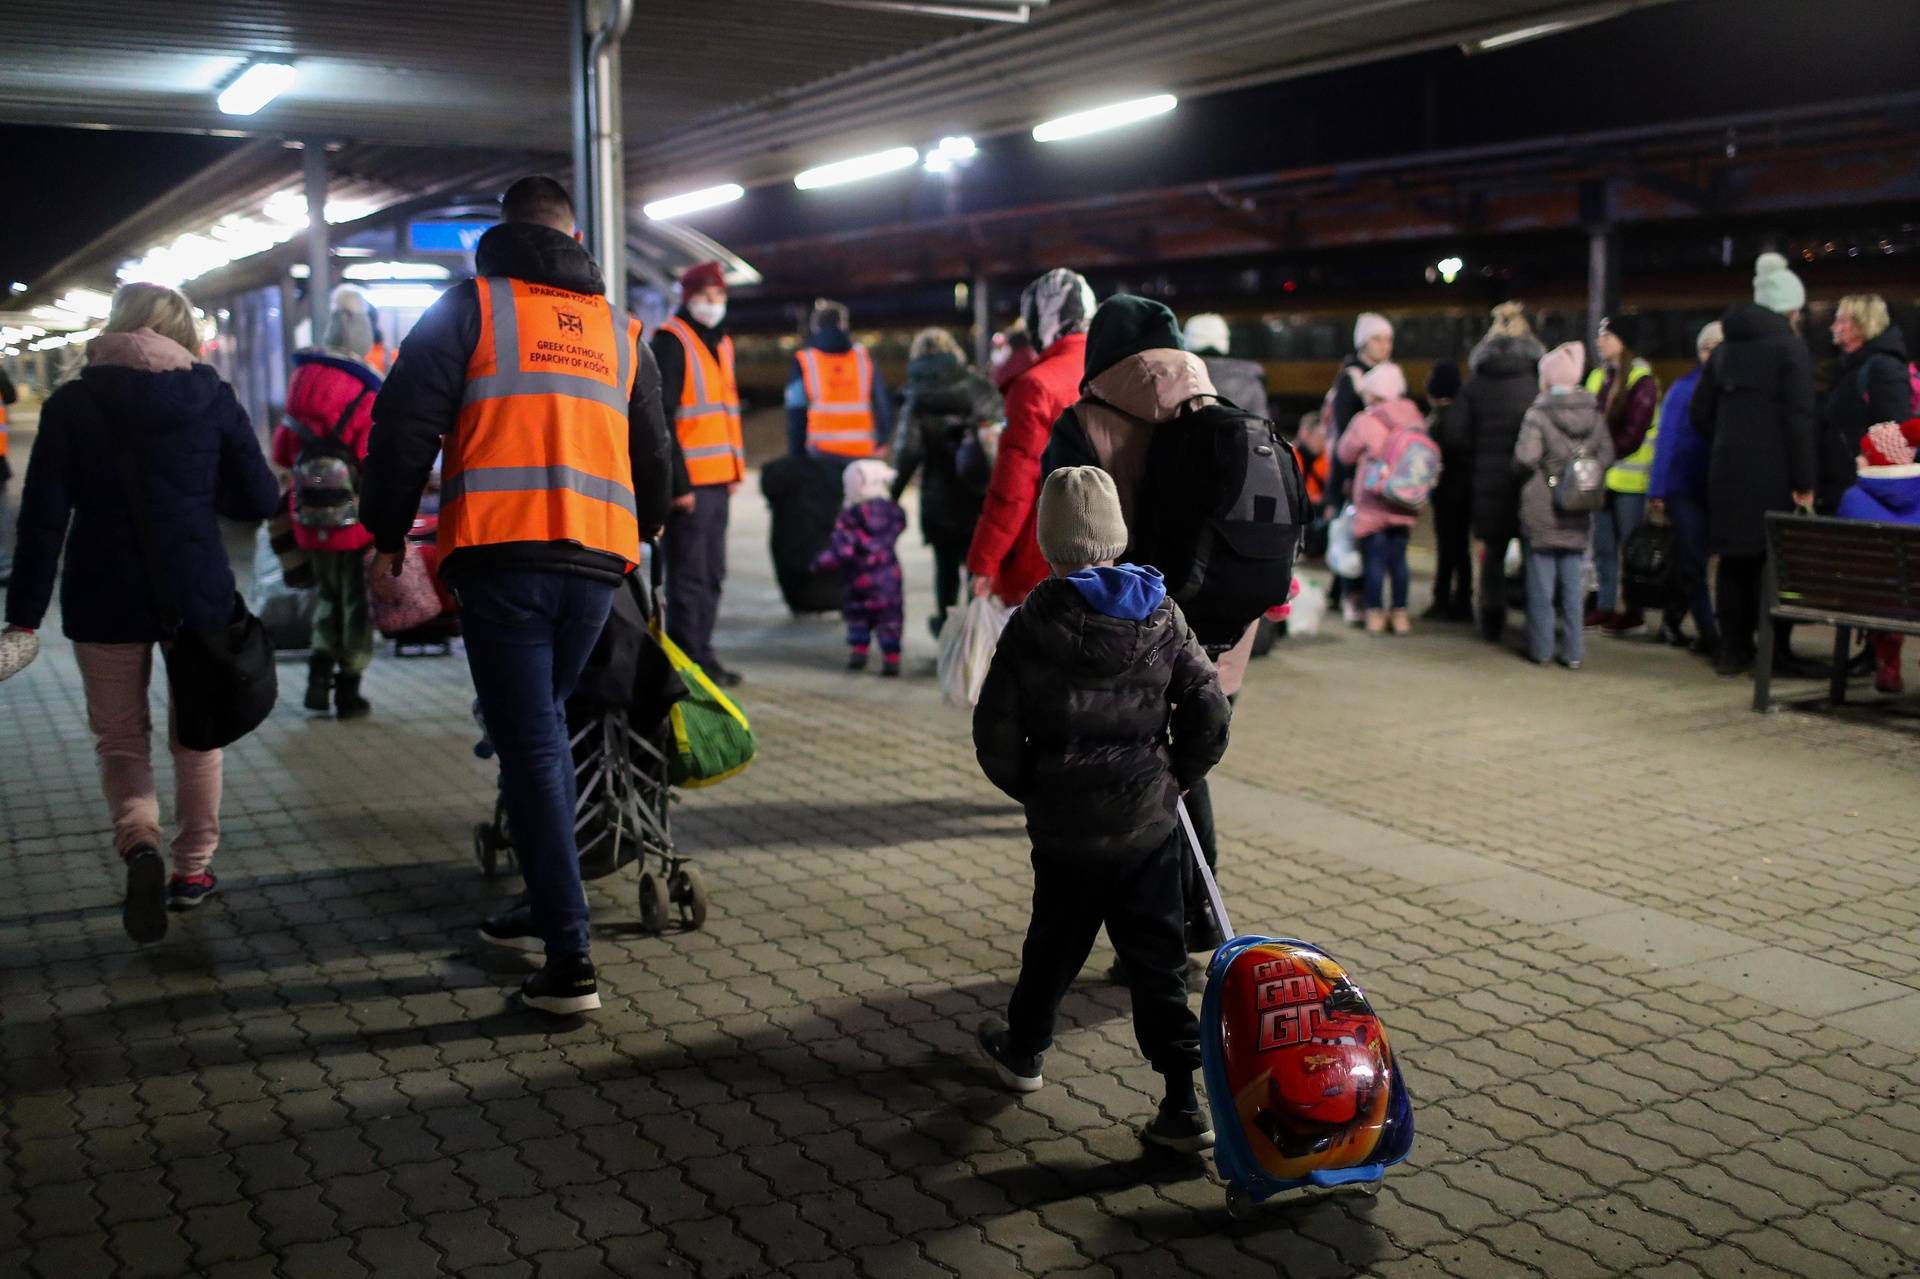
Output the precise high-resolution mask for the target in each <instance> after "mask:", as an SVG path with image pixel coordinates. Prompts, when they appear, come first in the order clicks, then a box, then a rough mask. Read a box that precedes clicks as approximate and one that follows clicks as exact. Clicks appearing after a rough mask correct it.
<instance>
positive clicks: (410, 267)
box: [340, 262, 453, 280]
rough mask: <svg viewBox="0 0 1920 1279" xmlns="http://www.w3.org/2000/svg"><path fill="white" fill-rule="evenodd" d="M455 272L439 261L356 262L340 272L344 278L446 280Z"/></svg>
mask: <svg viewBox="0 0 1920 1279" xmlns="http://www.w3.org/2000/svg"><path fill="white" fill-rule="evenodd" d="M452 274H453V272H451V271H449V270H447V268H445V267H443V266H441V265H440V264H439V263H437V262H355V263H354V264H353V265H352V266H350V267H347V268H346V269H345V270H343V271H341V272H340V278H341V279H343V280H444V279H447V278H448V277H450V276H451V275H452Z"/></svg>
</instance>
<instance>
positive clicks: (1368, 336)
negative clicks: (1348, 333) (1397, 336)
mask: <svg viewBox="0 0 1920 1279" xmlns="http://www.w3.org/2000/svg"><path fill="white" fill-rule="evenodd" d="M1382 333H1385V334H1388V335H1391V334H1392V333H1393V321H1391V320H1389V319H1388V318H1387V317H1386V316H1384V315H1381V314H1380V313H1379V312H1378V311H1362V312H1361V313H1360V318H1359V319H1357V320H1355V321H1354V322H1353V349H1354V350H1356V351H1360V350H1365V349H1366V345H1367V343H1369V342H1371V341H1373V339H1374V338H1376V337H1378V336H1380V335H1381V334H1382Z"/></svg>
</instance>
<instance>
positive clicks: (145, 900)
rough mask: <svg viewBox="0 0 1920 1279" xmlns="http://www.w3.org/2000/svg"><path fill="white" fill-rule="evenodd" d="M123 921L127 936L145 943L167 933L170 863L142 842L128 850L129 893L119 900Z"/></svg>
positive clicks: (121, 920) (158, 938)
mask: <svg viewBox="0 0 1920 1279" xmlns="http://www.w3.org/2000/svg"><path fill="white" fill-rule="evenodd" d="M120 923H121V925H122V926H123V927H125V928H126V930H127V936H129V937H131V938H133V939H134V940H135V941H137V942H139V943H140V944H141V945H143V946H144V945H146V944H147V943H148V942H153V941H159V940H160V939H161V938H162V937H165V936H166V935H167V864H166V863H165V862H163V861H161V860H160V854H159V853H158V852H157V851H156V850H154V849H153V848H150V847H145V846H142V847H140V848H136V849H134V850H133V851H132V852H131V853H128V854H127V896H126V899H125V900H124V901H122V902H121V903H120Z"/></svg>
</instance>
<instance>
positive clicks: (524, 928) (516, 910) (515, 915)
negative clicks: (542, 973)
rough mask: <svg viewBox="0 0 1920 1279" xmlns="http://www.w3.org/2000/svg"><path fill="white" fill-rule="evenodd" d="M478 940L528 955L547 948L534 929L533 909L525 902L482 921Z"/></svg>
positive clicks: (536, 953)
mask: <svg viewBox="0 0 1920 1279" xmlns="http://www.w3.org/2000/svg"><path fill="white" fill-rule="evenodd" d="M480 940H481V941H484V942H489V943H491V944H493V945H495V946H499V947H501V948H502V949H504V950H517V951H521V952H522V953H524V954H529V955H539V954H543V953H544V952H545V951H546V949H547V944H546V943H545V942H544V941H542V940H540V934H539V933H537V932H535V931H534V928H533V909H532V908H531V907H530V906H528V905H527V904H526V903H525V902H522V903H521V904H520V905H518V906H515V907H513V908H512V909H510V910H503V911H501V912H500V913H499V914H498V915H492V916H489V917H488V918H487V919H486V920H484V921H482V923H481V925H480Z"/></svg>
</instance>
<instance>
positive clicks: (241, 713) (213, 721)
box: [96, 415, 280, 751]
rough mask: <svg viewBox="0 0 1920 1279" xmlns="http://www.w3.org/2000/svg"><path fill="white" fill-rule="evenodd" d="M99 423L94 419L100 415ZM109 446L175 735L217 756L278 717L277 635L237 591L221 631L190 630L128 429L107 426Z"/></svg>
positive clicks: (190, 747) (185, 743) (212, 628)
mask: <svg viewBox="0 0 1920 1279" xmlns="http://www.w3.org/2000/svg"><path fill="white" fill-rule="evenodd" d="M96 420H98V419H97V415H96ZM103 429H105V430H106V434H107V438H108V440H109V441H110V442H111V444H112V448H113V457H114V461H115V463H116V464H117V465H118V466H119V468H120V483H121V486H122V487H123V488H124V490H125V491H126V495H127V508H128V510H129V511H130V512H131V513H132V515H133V531H134V536H135V537H136V538H137V539H138V540H139V542H140V554H141V558H143V559H144V560H145V561H146V566H147V590H148V594H149V597H150V599H151V600H152V603H153V612H154V616H155V617H156V618H157V619H158V621H159V623H160V655H161V657H162V658H163V659H164V660H165V662H166V664H167V686H168V688H169V690H170V691H171V692H172V699H173V732H174V736H175V737H176V738H178V739H179V742H180V744H181V745H182V746H184V747H186V748H187V749H188V750H191V751H216V750H219V749H220V748H222V747H224V746H230V745H232V744H233V743H234V742H237V741H239V740H240V739H241V738H242V737H245V736H246V735H247V734H248V733H251V732H252V731H253V730H254V729H256V728H258V727H260V723H261V721H263V720H264V719H266V717H267V716H268V715H270V714H271V713H272V712H273V704H274V702H275V701H276V700H278V698H279V695H280V676H279V672H278V671H276V670H275V669H274V664H273V638H272V637H271V636H270V635H268V634H267V628H266V627H265V626H263V625H261V623H260V619H259V618H257V617H255V616H254V615H253V614H252V613H251V612H249V611H248V610H247V605H246V602H245V601H244V600H242V599H241V598H240V593H239V592H238V591H235V592H234V596H233V614H232V617H231V619H230V620H229V621H228V622H226V624H225V625H221V626H208V627H202V626H187V625H184V624H183V623H182V622H181V619H180V607H179V604H178V603H177V602H176V600H175V598H174V594H173V590H172V588H171V587H170V586H169V585H168V578H167V569H166V564H165V562H164V561H163V560H162V559H161V558H160V545H159V538H158V537H156V536H155V535H154V531H153V520H152V517H151V516H150V515H149V514H148V512H147V493H146V489H145V488H144V487H143V486H142V485H141V483H140V476H139V473H138V471H137V470H136V469H135V467H134V461H133V450H132V447H131V445H130V444H129V442H128V440H127V438H126V435H125V433H124V432H122V431H119V430H115V429H113V428H111V427H105V426H104V424H103Z"/></svg>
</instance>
